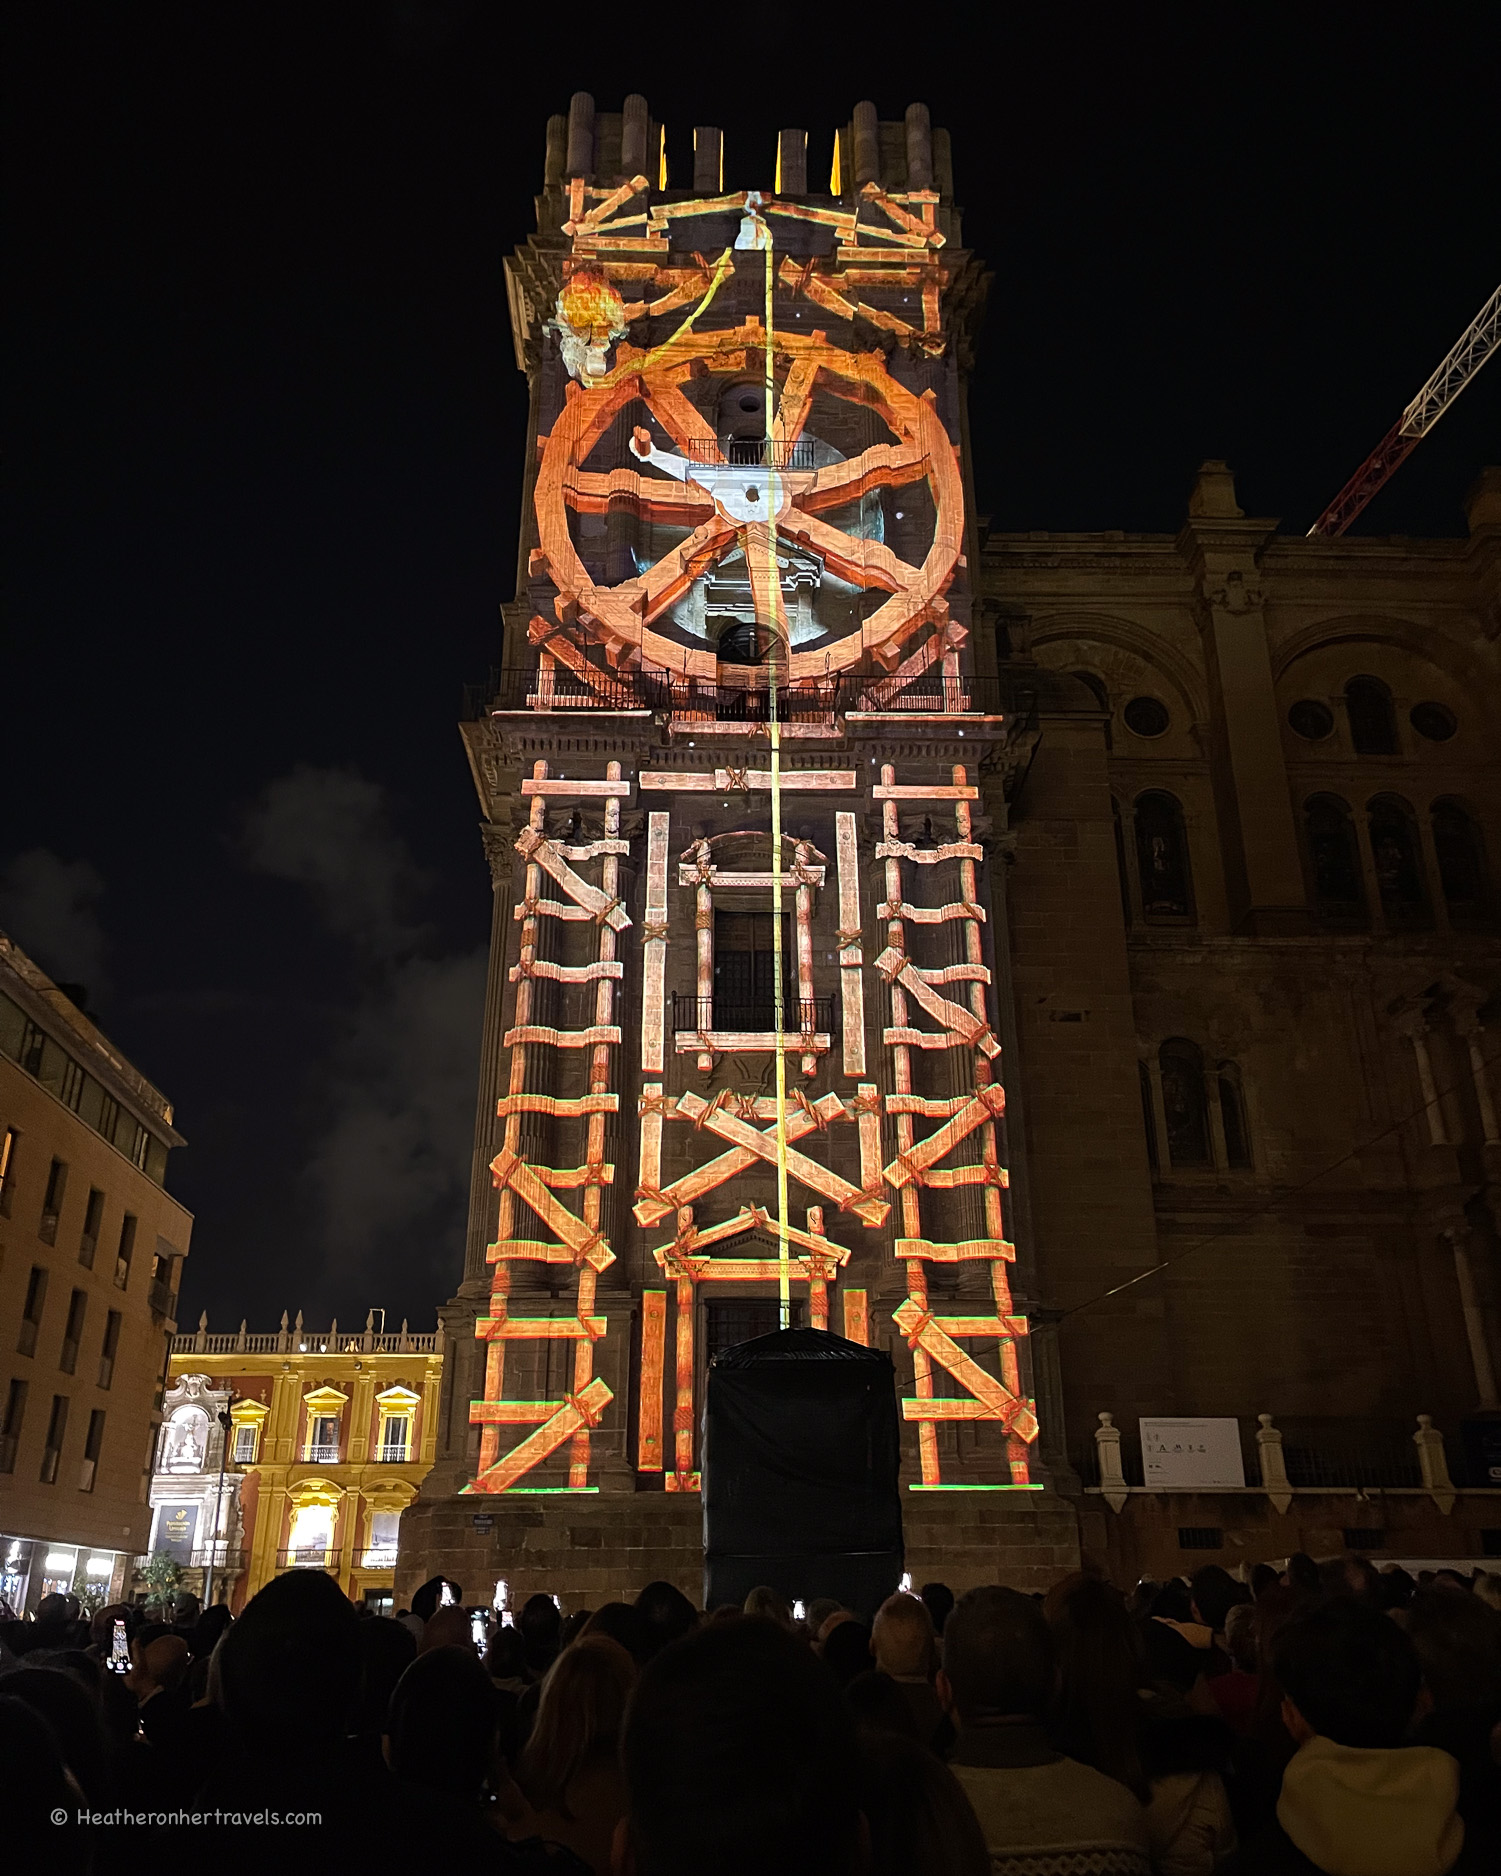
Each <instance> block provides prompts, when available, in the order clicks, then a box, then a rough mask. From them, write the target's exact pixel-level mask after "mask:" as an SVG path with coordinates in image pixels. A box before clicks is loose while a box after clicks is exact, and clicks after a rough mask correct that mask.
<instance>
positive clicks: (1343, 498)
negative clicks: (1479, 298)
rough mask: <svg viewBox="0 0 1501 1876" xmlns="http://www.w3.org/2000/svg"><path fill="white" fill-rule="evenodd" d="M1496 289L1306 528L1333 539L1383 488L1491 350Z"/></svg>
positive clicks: (1499, 329) (1497, 320)
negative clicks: (1420, 388) (1336, 493)
mask: <svg viewBox="0 0 1501 1876" xmlns="http://www.w3.org/2000/svg"><path fill="white" fill-rule="evenodd" d="M1498 336H1501V287H1497V288H1496V291H1495V292H1494V293H1493V294H1492V295H1491V297H1490V298H1489V299H1488V300H1487V301H1486V303H1485V305H1484V306H1482V307H1481V309H1480V311H1479V312H1478V313H1477V314H1476V315H1475V318H1474V320H1473V322H1472V323H1471V325H1470V326H1469V328H1468V329H1467V330H1466V331H1465V333H1464V335H1463V336H1462V337H1461V339H1460V341H1459V343H1458V344H1457V345H1456V346H1455V347H1454V349H1453V351H1452V352H1450V354H1449V356H1448V357H1447V358H1446V359H1445V360H1444V362H1443V364H1441V365H1440V366H1439V368H1438V370H1437V371H1436V372H1434V374H1433V376H1432V377H1431V378H1430V379H1429V380H1428V382H1427V383H1426V384H1425V385H1424V386H1423V388H1422V390H1421V391H1419V392H1418V394H1417V396H1416V397H1415V398H1414V399H1413V400H1412V402H1411V403H1410V404H1409V405H1408V406H1407V408H1406V410H1404V411H1403V413H1402V415H1401V416H1400V417H1399V418H1398V420H1397V421H1396V423H1394V424H1393V425H1392V427H1391V429H1390V430H1388V431H1387V433H1386V435H1385V436H1384V437H1382V439H1381V441H1380V442H1379V443H1378V444H1377V445H1376V447H1375V448H1374V449H1373V450H1372V451H1371V453H1370V455H1369V456H1367V457H1366V459H1365V461H1364V462H1363V463H1362V464H1361V465H1360V467H1359V468H1358V469H1357V470H1356V471H1355V473H1354V475H1352V476H1351V477H1350V480H1349V481H1348V482H1347V483H1346V484H1345V486H1344V487H1343V488H1342V489H1341V490H1340V492H1339V494H1338V495H1336V496H1335V498H1334V500H1333V501H1332V502H1330V504H1329V506H1328V507H1327V508H1326V509H1325V510H1324V512H1323V513H1322V514H1321V515H1320V516H1319V518H1318V520H1317V521H1315V522H1314V524H1313V526H1312V527H1311V528H1310V529H1309V530H1308V535H1309V538H1310V539H1312V537H1313V536H1314V535H1315V534H1322V535H1326V536H1327V537H1328V538H1329V539H1331V540H1332V539H1333V538H1334V537H1335V536H1336V535H1339V534H1343V533H1344V531H1345V529H1346V528H1347V527H1349V525H1350V523H1351V522H1352V521H1353V520H1354V519H1355V517H1356V516H1357V515H1358V514H1359V513H1360V511H1361V509H1362V508H1364V507H1365V505H1366V503H1367V502H1369V501H1370V500H1371V498H1372V497H1373V496H1374V495H1376V494H1377V493H1378V491H1379V490H1381V489H1382V488H1384V487H1385V486H1386V484H1387V482H1388V481H1390V479H1391V477H1392V476H1393V475H1394V474H1395V473H1396V471H1397V469H1398V468H1399V467H1400V466H1401V464H1403V463H1404V462H1405V461H1406V460H1407V458H1408V457H1409V456H1410V455H1411V454H1412V452H1413V451H1414V450H1415V449H1416V448H1417V446H1418V444H1419V443H1420V442H1421V441H1422V440H1423V438H1424V437H1425V436H1427V434H1428V432H1429V431H1430V430H1431V429H1432V428H1433V426H1434V425H1435V424H1436V423H1437V422H1438V420H1439V418H1440V417H1442V416H1443V414H1444V412H1445V411H1446V410H1447V409H1448V408H1449V406H1450V405H1451V404H1452V403H1453V402H1454V400H1455V398H1456V397H1458V396H1459V394H1460V392H1461V391H1462V390H1463V389H1464V388H1465V386H1466V385H1467V384H1468V383H1469V382H1470V380H1471V379H1472V378H1473V377H1474V376H1475V374H1476V373H1477V372H1478V371H1479V370H1480V367H1481V366H1482V365H1483V364H1484V363H1485V361H1486V360H1487V359H1488V358H1489V357H1490V355H1491V353H1492V352H1493V351H1495V349H1496V342H1497V338H1498Z"/></svg>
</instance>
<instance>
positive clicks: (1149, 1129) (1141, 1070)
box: [1136, 1062, 1158, 1172]
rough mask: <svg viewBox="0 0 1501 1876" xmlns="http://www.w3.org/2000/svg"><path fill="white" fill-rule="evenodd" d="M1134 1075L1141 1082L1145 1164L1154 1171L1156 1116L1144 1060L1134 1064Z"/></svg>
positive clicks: (1155, 1158) (1155, 1159) (1155, 1161)
mask: <svg viewBox="0 0 1501 1876" xmlns="http://www.w3.org/2000/svg"><path fill="white" fill-rule="evenodd" d="M1136 1077H1137V1080H1138V1081H1139V1082H1140V1083H1141V1124H1142V1127H1143V1129H1144V1130H1145V1133H1146V1136H1147V1164H1148V1165H1149V1166H1150V1167H1151V1169H1152V1171H1153V1172H1156V1171H1157V1169H1158V1159H1157V1116H1156V1114H1154V1113H1153V1111H1152V1076H1151V1073H1150V1071H1149V1070H1148V1068H1147V1065H1146V1063H1145V1062H1138V1063H1137V1064H1136Z"/></svg>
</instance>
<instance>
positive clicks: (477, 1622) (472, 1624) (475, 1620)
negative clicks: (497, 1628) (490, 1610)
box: [469, 1609, 485, 1653]
mask: <svg viewBox="0 0 1501 1876" xmlns="http://www.w3.org/2000/svg"><path fill="white" fill-rule="evenodd" d="M469 1633H470V1636H471V1637H472V1639H473V1641H474V1645H475V1647H476V1648H478V1649H479V1650H480V1651H481V1653H483V1652H484V1647H485V1612H484V1610H483V1609H475V1610H473V1611H472V1612H471V1614H470V1617H469Z"/></svg>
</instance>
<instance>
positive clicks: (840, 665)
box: [536, 324, 964, 683]
mask: <svg viewBox="0 0 1501 1876" xmlns="http://www.w3.org/2000/svg"><path fill="white" fill-rule="evenodd" d="M774 345H775V350H776V355H777V360H778V363H779V364H782V363H783V362H784V361H785V367H786V369H785V371H784V372H779V374H778V376H779V379H780V382H781V391H780V396H779V399H778V408H777V413H776V417H775V420H774V423H773V426H772V449H771V452H770V455H771V462H772V464H773V465H779V464H783V463H789V462H793V461H795V460H796V452H794V450H793V448H792V446H793V445H794V444H795V443H796V442H797V440H798V438H799V437H800V436H801V434H802V431H803V427H804V424H805V423H806V421H807V418H808V413H809V410H810V408H811V406H812V402H813V398H814V394H815V392H816V391H824V392H827V393H829V394H830V395H832V396H834V397H839V398H843V399H845V400H846V401H848V402H851V403H857V404H860V405H863V406H865V407H866V408H868V409H871V410H874V411H875V412H876V414H877V415H878V416H879V417H880V418H881V420H882V422H883V423H884V424H885V425H886V427H887V428H888V429H889V430H890V432H891V435H892V439H893V440H892V441H891V442H890V443H877V444H874V445H872V446H871V447H870V448H868V449H865V450H862V451H861V453H860V454H859V455H858V456H855V457H852V458H851V459H850V460H849V461H847V462H839V463H834V464H831V465H829V466H828V467H825V468H821V469H796V468H783V467H774V468H773V469H772V470H770V471H768V469H766V468H763V467H751V468H747V469H744V470H743V471H739V472H738V473H736V474H735V475H733V476H731V477H727V476H726V469H727V468H729V467H730V465H728V464H727V461H726V457H725V455H724V452H723V450H722V449H721V447H720V444H719V442H718V439H717V438H716V437H715V434H714V431H713V429H712V427H711V425H710V424H709V422H708V420H707V419H706V418H705V417H704V416H703V414H702V413H701V412H700V411H699V410H698V409H697V408H696V407H695V405H694V404H693V403H692V402H691V401H690V400H689V399H688V397H687V396H686V395H685V394H684V392H683V389H682V385H683V381H684V380H685V379H686V378H687V377H688V376H689V375H690V374H691V373H696V374H698V375H702V374H703V373H705V372H707V373H709V374H710V375H712V376H716V377H720V378H723V379H725V380H729V379H731V378H734V377H743V376H745V375H746V374H747V373H748V372H755V371H757V370H758V369H759V368H761V367H762V366H763V363H764V353H765V334H764V330H763V328H762V327H761V326H759V325H755V324H752V325H747V326H742V327H739V328H736V329H733V330H729V331H723V332H715V333H703V334H699V333H690V334H686V335H684V336H683V337H682V338H681V339H679V340H676V341H674V342H673V343H672V344H671V345H670V346H669V347H667V348H664V349H663V350H662V351H660V352H656V353H633V352H632V351H631V350H630V349H629V348H627V347H622V348H621V352H620V354H619V356H618V358H617V363H616V366H615V369H614V370H613V371H612V373H611V374H610V377H609V379H608V380H606V381H605V382H604V383H603V384H601V385H600V386H599V387H598V388H596V389H589V390H586V389H581V388H579V387H577V386H574V385H570V386H569V392H570V395H569V398H568V402H567V404H566V406H565V408H564V410H563V412H562V414H561V415H560V416H559V418H558V421H557V422H556V424H555V425H554V426H553V429H552V433H551V435H550V436H549V437H548V438H547V440H546V443H545V445H544V447H543V451H542V460H541V464H540V466H539V470H538V475H537V484H536V511H537V522H538V529H539V536H540V541H541V552H542V554H543V556H544V557H545V560H546V562H547V568H548V571H549V573H550V575H551V577H552V580H553V582H554V584H555V585H556V586H557V588H558V592H559V600H558V621H559V625H560V626H561V627H562V629H563V630H564V631H565V632H568V633H569V635H570V636H571V637H573V639H574V643H575V645H576V646H578V648H579V649H580V650H583V648H584V646H585V645H586V644H588V643H590V642H593V643H595V644H597V645H599V646H600V647H602V648H603V651H604V654H605V656H606V658H607V659H608V660H609V663H610V664H611V665H612V666H614V667H615V668H617V669H620V668H624V667H627V666H635V665H637V664H644V665H649V666H659V667H662V668H664V669H666V670H669V671H674V672H680V673H682V675H683V676H685V677H689V678H699V679H705V680H710V681H712V680H713V679H714V678H715V677H716V675H718V674H721V673H722V667H721V666H720V665H719V663H718V661H717V660H716V656H715V653H714V650H713V648H712V647H707V646H705V647H697V646H688V645H684V644H683V643H681V642H680V641H679V640H678V639H676V638H672V637H668V636H667V635H666V634H665V632H664V631H662V630H661V629H660V625H661V623H662V622H663V615H664V614H666V613H668V612H669V610H670V609H671V607H672V606H673V605H674V604H675V603H676V601H677V600H678V599H679V598H681V596H682V595H683V594H684V592H686V591H687V589H688V588H689V586H691V585H692V583H693V581H695V580H696V579H698V578H700V577H701V576H702V575H704V574H706V573H708V572H710V571H711V570H712V569H713V567H714V566H715V565H716V564H717V563H718V562H719V561H720V560H721V559H723V558H724V557H725V556H726V555H728V554H730V553H731V552H732V551H733V550H734V549H735V548H736V547H737V546H738V547H739V548H740V549H742V550H743V552H744V554H745V561H746V567H747V570H748V572H749V575H750V582H751V589H752V596H753V599H754V604H755V611H756V622H757V626H758V628H760V629H761V630H762V631H763V632H764V634H765V635H766V636H767V637H768V638H769V639H771V640H773V641H780V642H782V643H783V644H785V642H786V639H787V624H786V618H785V614H784V610H783V600H782V594H781V589H780V584H779V582H778V581H777V580H776V579H774V578H772V577H771V576H770V574H769V571H768V569H769V566H770V561H771V556H770V555H769V554H768V552H767V547H768V539H767V536H768V531H769V530H768V523H767V522H766V521H765V520H757V519H750V518H748V516H747V509H748V504H747V502H746V500H745V499H743V498H744V497H745V496H747V495H749V485H751V484H757V483H759V487H760V488H761V489H763V490H768V491H769V498H768V500H767V501H763V507H764V506H766V505H770V506H772V507H773V508H774V510H775V513H774V516H773V521H774V525H775V529H776V534H777V538H778V540H779V541H785V542H789V543H793V544H795V545H797V546H799V547H801V548H803V549H805V550H807V551H809V552H811V553H813V554H815V555H816V556H817V557H818V558H819V559H820V560H821V561H822V562H823V564H824V566H825V567H826V569H827V570H828V571H829V572H831V573H833V574H835V575H837V576H838V577H839V578H840V579H842V580H845V581H848V582H850V583H851V584H853V585H855V586H857V587H860V588H863V589H865V590H867V591H875V592H880V593H885V594H886V595H887V597H886V598H885V599H884V600H883V601H882V602H881V603H880V604H879V605H877V606H876V607H875V609H874V610H873V611H872V612H871V613H869V615H868V616H867V617H865V618H864V620H863V621H862V622H861V623H860V625H859V626H858V628H857V629H855V630H851V631H850V632H849V633H847V634H846V635H845V636H844V637H843V638H840V639H836V640H835V641H833V642H832V643H831V644H828V645H822V646H819V647H818V648H817V649H816V650H808V651H790V652H788V653H787V654H786V662H785V664H784V665H783V671H782V675H783V676H784V677H785V678H786V679H789V680H790V681H792V682H794V683H796V682H798V681H799V680H801V679H813V678H819V677H823V676H824V675H826V674H827V673H829V672H831V671H841V670H848V669H850V668H852V667H854V666H856V665H858V664H860V663H861V662H862V661H863V660H865V659H866V658H867V657H869V658H871V659H874V660H875V661H876V662H877V663H878V664H879V665H880V666H881V667H883V668H884V669H885V670H887V671H889V672H897V673H899V674H901V675H904V676H906V675H910V676H916V675H917V674H918V672H919V671H921V670H923V669H926V667H927V666H928V665H929V664H930V663H931V662H932V661H933V660H934V658H936V657H937V656H938V655H939V654H940V653H941V652H942V651H943V650H945V649H946V648H947V646H948V644H949V642H950V640H949V637H948V634H947V632H946V631H945V630H944V629H943V628H944V627H945V626H946V624H947V617H948V607H947V604H946V602H945V600H944V597H943V595H944V592H945V590H946V588H947V587H948V585H949V582H950V581H951V580H952V578H953V576H954V572H955V569H956V567H957V566H958V563H959V557H960V551H961V535H962V529H963V512H964V508H963V492H962V487H961V483H960V477H959V468H958V463H957V461H956V458H955V452H954V446H953V445H952V444H951V443H950V441H949V439H948V435H947V433H946V432H945V430H944V427H943V424H942V423H941V421H940V420H939V417H938V413H937V411H936V410H935V409H934V407H933V405H932V403H931V401H930V400H929V399H928V398H925V397H919V396H917V395H916V394H915V393H913V392H911V391H909V390H906V389H905V388H904V387H903V386H902V385H900V384H898V383H897V382H896V380H895V379H894V378H893V377H892V376H891V375H890V373H889V372H888V371H887V370H886V368H885V361H884V360H883V358H882V357H881V355H880V354H879V353H865V352H860V353H856V352H845V351H841V350H840V349H839V348H838V347H837V346H834V345H831V344H829V343H828V341H827V340H826V339H824V338H822V337H821V336H820V335H818V334H811V335H808V336H804V335H802V334H797V333H788V334H785V335H784V334H778V335H777V337H776V339H775V340H774ZM637 399H640V400H641V401H642V402H643V403H645V405H646V406H647V408H648V410H649V411H650V412H651V414H652V416H653V417H654V418H655V419H656V421H657V423H658V424H659V425H660V426H661V428H662V429H663V431H665V432H666V434H667V436H668V437H670V438H671V440H672V442H673V443H674V444H675V445H676V447H677V450H678V451H680V452H681V454H682V456H683V457H685V458H686V459H687V462H688V469H687V474H688V478H689V479H686V480H676V479H674V478H673V477H672V476H670V475H666V474H661V473H652V472H650V471H649V470H646V469H643V470H638V469H633V468H618V469H612V470H608V471H605V470H593V469H590V468H589V466H588V464H589V458H590V456H591V453H592V452H593V451H594V449H595V447H596V445H597V444H598V443H599V442H600V441H601V440H602V439H603V438H604V437H605V436H606V435H607V434H608V433H609V432H610V430H611V428H612V426H613V425H614V424H615V422H616V420H617V418H619V417H620V416H621V414H622V413H623V412H624V411H626V410H627V408H628V407H629V406H630V405H631V404H632V403H634V402H635V401H636V400H637ZM646 436H647V433H646V432H645V431H644V430H641V431H638V432H637V437H638V439H645V438H646ZM638 453H639V454H641V455H645V453H646V451H645V448H644V447H643V448H642V449H641V450H640V451H639V452H638ZM700 471H702V475H703V480H702V482H699V481H696V480H694V479H692V478H693V476H694V475H695V474H697V473H699V472H700ZM742 478H743V479H744V481H745V483H746V484H747V486H746V487H744V488H740V487H735V488H733V489H732V488H731V487H730V484H731V483H739V482H740V481H741V480H742ZM918 481H922V482H925V483H926V485H927V488H928V492H929V495H930V497H931V499H932V503H933V511H934V517H935V520H934V528H933V540H932V545H931V546H930V547H929V549H928V552H927V555H926V557H925V558H924V560H923V561H922V564H921V565H920V566H913V565H911V564H909V563H908V562H907V561H904V560H902V559H900V558H899V557H898V556H897V555H896V554H894V553H893V552H892V551H891V550H890V548H888V547H887V546H886V545H885V544H884V543H883V542H881V541H875V540H866V539H863V538H861V537H859V536H857V535H851V534H846V533H844V532H843V531H842V530H841V529H839V528H837V527H835V526H833V525H831V523H829V522H828V521H826V520H824V519H823V516H824V515H825V514H826V513H827V512H828V511H830V510H837V509H839V508H842V507H844V506H845V505H846V504H848V503H850V502H853V501H855V500H856V499H858V498H859V497H860V496H862V495H865V494H867V493H868V492H870V491H872V490H875V489H880V488H897V487H900V486H902V485H904V484H907V483H912V482H918ZM620 509H625V510H627V511H629V512H631V513H633V514H635V515H637V516H639V517H641V519H643V520H644V521H647V522H649V523H653V524H660V525H667V526H675V527H687V528H688V529H690V530H691V531H690V533H689V534H688V536H687V538H686V539H685V540H683V541H682V542H680V543H679V544H678V545H677V546H675V547H673V548H672V549H670V550H669V552H667V553H666V554H664V555H663V556H662V558H661V559H659V560H658V561H656V562H655V563H654V564H653V565H651V566H649V567H647V568H646V569H645V571H644V572H641V573H639V574H637V575H636V576H635V577H634V578H632V579H627V580H623V581H621V582H619V583H618V584H617V585H613V586H611V585H605V584H601V583H598V582H597V581H596V580H594V579H593V578H592V577H591V575H590V573H589V571H588V569H587V568H586V566H585V565H584V562H583V559H582V558H581V556H580V554H579V551H578V549H577V547H576V546H575V544H574V540H573V534H572V530H571V528H570V525H569V513H570V511H572V512H573V513H574V514H608V513H610V512H611V511H612V510H614V511H618V510H620ZM737 511H738V512H737ZM929 623H932V624H933V625H934V626H936V627H937V628H938V629H937V630H935V631H934V632H932V633H930V634H929V635H928V636H927V637H926V639H925V640H923V641H922V642H921V643H920V644H918V645H916V646H914V644H913V640H914V639H915V638H917V637H918V636H919V634H920V633H921V630H922V628H923V627H924V626H926V625H928V624H929ZM747 675H749V673H747Z"/></svg>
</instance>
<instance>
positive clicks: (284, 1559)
mask: <svg viewBox="0 0 1501 1876" xmlns="http://www.w3.org/2000/svg"><path fill="white" fill-rule="evenodd" d="M343 1555H344V1553H343V1552H342V1551H341V1550H335V1549H334V1548H333V1547H332V1546H331V1545H330V1546H328V1547H327V1548H325V1547H324V1546H323V1545H321V1544H296V1545H294V1546H293V1547H292V1548H291V1549H290V1550H279V1551H277V1553H276V1567H277V1569H279V1570H331V1571H335V1572H337V1570H338V1568H339V1565H340V1562H341V1560H342V1558H343Z"/></svg>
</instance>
